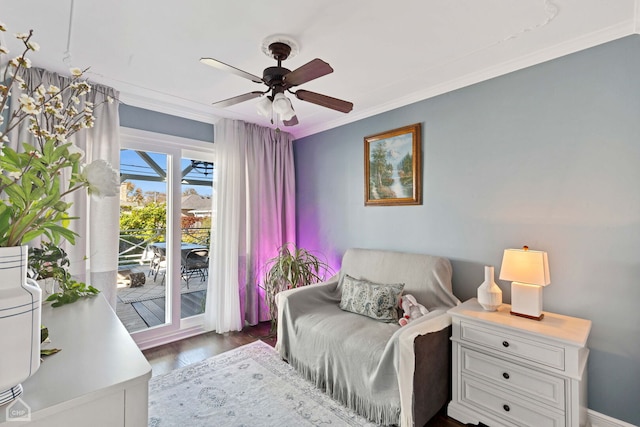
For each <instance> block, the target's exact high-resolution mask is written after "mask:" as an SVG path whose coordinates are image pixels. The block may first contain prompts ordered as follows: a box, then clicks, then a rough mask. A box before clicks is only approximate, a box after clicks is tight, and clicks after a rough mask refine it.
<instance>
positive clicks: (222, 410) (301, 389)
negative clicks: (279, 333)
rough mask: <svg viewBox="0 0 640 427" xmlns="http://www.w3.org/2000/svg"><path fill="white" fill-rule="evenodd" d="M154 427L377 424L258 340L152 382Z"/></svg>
mask: <svg viewBox="0 0 640 427" xmlns="http://www.w3.org/2000/svg"><path fill="white" fill-rule="evenodd" d="M149 426H150V427H165V426H166V427H168V426H190V427H192V426H193V427H197V426H203V427H204V426H207V427H209V426H225V427H226V426H229V427H249V426H251V427H270V426H274V427H276V426H277V427H288V426H291V427H301V426H336V427H338V426H366V427H373V426H375V424H373V423H371V422H369V421H367V420H366V419H364V418H362V417H360V416H359V415H357V414H355V413H354V412H353V411H351V410H349V409H347V408H345V407H344V406H342V405H341V404H340V403H339V402H337V401H335V400H333V399H332V398H331V397H329V396H328V395H326V394H324V393H322V392H321V391H319V390H318V389H316V388H315V387H314V386H313V384H311V383H310V382H309V381H307V380H305V379H304V378H302V377H301V376H299V375H298V374H297V373H296V371H295V370H294V369H293V368H292V367H290V366H289V365H288V364H286V363H285V362H283V361H282V360H281V359H280V357H279V355H278V353H277V352H276V351H275V350H274V349H273V348H271V347H270V346H269V345H268V344H265V343H264V342H262V341H255V342H253V343H251V344H247V345H244V346H242V347H238V348H236V349H234V350H231V351H228V352H226V353H223V354H220V355H218V356H215V357H212V358H210V359H207V360H204V361H202V362H199V363H195V364H193V365H189V366H186V367H184V368H181V369H178V370H175V371H172V372H170V373H168V374H164V375H160V376H157V377H153V378H152V379H151V381H150V382H149Z"/></svg>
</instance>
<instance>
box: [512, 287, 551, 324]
mask: <svg viewBox="0 0 640 427" xmlns="http://www.w3.org/2000/svg"><path fill="white" fill-rule="evenodd" d="M511 314H513V315H514V316H520V317H526V318H527V319H534V320H542V318H543V317H544V313H542V286H538V285H530V284H527V283H520V282H512V283H511Z"/></svg>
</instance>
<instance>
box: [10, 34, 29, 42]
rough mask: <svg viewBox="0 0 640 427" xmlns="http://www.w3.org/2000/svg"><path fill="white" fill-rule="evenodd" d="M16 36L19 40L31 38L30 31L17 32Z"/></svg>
mask: <svg viewBox="0 0 640 427" xmlns="http://www.w3.org/2000/svg"><path fill="white" fill-rule="evenodd" d="M14 36H15V37H16V38H17V39H18V40H26V39H28V38H29V33H15V34H14Z"/></svg>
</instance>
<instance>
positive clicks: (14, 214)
mask: <svg viewBox="0 0 640 427" xmlns="http://www.w3.org/2000/svg"><path fill="white" fill-rule="evenodd" d="M5 31H6V28H5V25H4V24H3V23H2V22H0V32H5ZM32 33H33V32H32V31H30V32H29V33H19V34H16V35H15V36H16V38H18V39H19V40H20V41H21V42H22V44H23V45H24V50H23V51H22V53H21V54H19V55H18V56H16V57H14V58H13V59H10V60H9V61H6V60H5V57H6V56H7V54H8V53H9V52H8V50H7V48H5V47H4V46H1V45H0V63H2V64H5V63H6V64H7V66H6V68H5V70H4V72H3V73H2V74H0V259H1V260H2V265H3V279H2V281H0V309H1V310H14V311H15V315H12V316H3V317H2V318H0V336H1V337H2V352H0V404H3V403H7V402H9V401H11V400H13V399H15V398H16V397H17V396H18V395H20V394H21V393H22V387H21V386H20V383H21V382H22V381H24V380H25V379H26V378H28V377H29V376H30V375H33V374H34V373H35V372H36V370H37V369H38V368H39V366H40V357H39V353H40V340H39V337H40V315H41V303H40V298H41V290H40V288H38V287H37V286H34V285H33V284H30V282H28V280H29V279H27V277H26V270H27V269H26V267H27V265H28V264H27V255H28V252H27V246H26V244H27V243H29V242H30V241H32V240H33V239H34V238H37V237H46V238H47V240H49V241H50V242H52V243H54V244H56V245H57V244H59V243H60V242H61V241H63V240H67V241H69V242H70V243H71V244H74V243H75V237H76V233H74V232H73V231H72V230H70V229H68V228H67V224H68V221H69V220H71V219H72V218H70V217H69V215H68V213H67V212H68V210H69V208H70V206H71V203H70V202H69V201H68V200H67V199H66V198H65V196H67V195H69V194H71V193H73V192H75V191H77V190H81V189H86V190H88V191H89V193H90V194H92V195H95V196H98V197H101V196H115V195H117V194H118V187H119V177H118V173H117V171H115V170H114V169H113V168H112V167H111V165H109V163H107V162H106V161H104V160H96V161H93V162H92V163H90V164H85V163H84V162H83V160H82V159H83V156H84V153H83V151H82V150H81V149H80V148H78V147H77V146H76V145H74V144H73V143H72V142H70V141H69V138H70V137H72V136H73V135H74V134H75V133H76V132H78V131H79V130H81V129H85V128H90V127H92V126H93V125H94V121H95V118H94V116H93V110H94V108H96V107H97V105H93V104H92V103H90V102H85V101H84V98H85V95H86V94H87V93H88V92H89V91H90V90H91V86H90V85H89V84H88V83H87V82H86V81H84V80H83V79H82V76H83V73H84V72H83V71H82V70H80V69H77V68H72V69H71V70H70V72H71V77H70V78H69V79H66V80H65V82H66V83H64V84H63V85H61V87H56V86H54V85H50V86H49V87H45V86H43V85H41V84H38V83H33V82H29V83H27V82H26V81H25V79H24V78H23V76H24V74H25V71H26V69H27V68H29V67H30V66H31V62H30V60H29V59H28V58H27V57H26V56H27V54H28V53H29V52H34V51H37V50H38V49H39V46H38V44H37V43H36V42H34V41H32V40H31V37H32ZM85 71H86V70H85ZM11 96H13V97H14V99H17V100H18V103H17V104H18V107H17V108H15V109H14V110H13V111H8V110H7V107H8V106H9V99H10V97H11ZM21 124H25V125H27V127H28V132H29V134H30V136H31V140H32V142H31V143H27V142H24V141H11V140H10V139H9V137H10V135H13V134H17V132H12V131H15V130H17V129H18V126H20V125H21ZM18 142H22V146H21V147H18V145H19V144H18ZM34 283H35V282H34ZM17 307H21V310H17ZM4 312H5V313H7V312H8V311H4Z"/></svg>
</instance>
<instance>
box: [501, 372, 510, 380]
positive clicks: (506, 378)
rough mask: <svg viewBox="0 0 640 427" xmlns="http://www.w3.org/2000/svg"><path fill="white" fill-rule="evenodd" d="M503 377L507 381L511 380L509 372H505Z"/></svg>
mask: <svg viewBox="0 0 640 427" xmlns="http://www.w3.org/2000/svg"><path fill="white" fill-rule="evenodd" d="M502 377H503V378H504V379H505V380H508V379H509V373H508V372H503V373H502Z"/></svg>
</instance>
